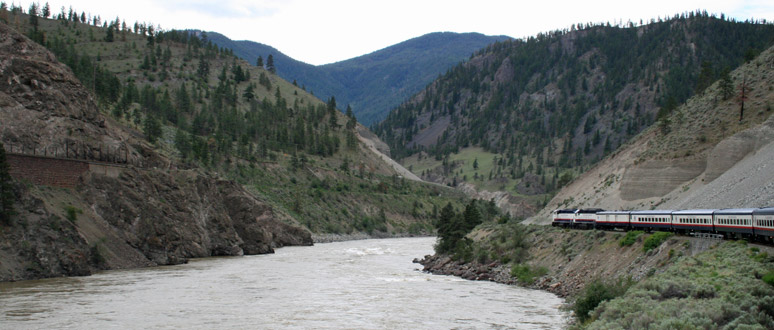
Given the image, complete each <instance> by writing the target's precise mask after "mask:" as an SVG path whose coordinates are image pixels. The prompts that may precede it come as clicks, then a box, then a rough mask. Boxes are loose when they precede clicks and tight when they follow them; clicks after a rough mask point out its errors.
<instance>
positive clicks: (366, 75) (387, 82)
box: [207, 32, 510, 125]
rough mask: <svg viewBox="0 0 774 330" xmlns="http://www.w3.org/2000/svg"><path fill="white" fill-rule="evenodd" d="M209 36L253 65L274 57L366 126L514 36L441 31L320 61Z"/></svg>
mask: <svg viewBox="0 0 774 330" xmlns="http://www.w3.org/2000/svg"><path fill="white" fill-rule="evenodd" d="M207 36H208V38H209V40H211V41H212V42H213V43H214V44H216V45H218V46H221V47H226V48H231V49H233V50H234V54H236V55H237V56H239V57H241V58H244V59H246V60H248V61H249V62H250V63H252V64H258V62H259V61H261V62H262V63H263V65H266V64H267V60H268V58H269V56H271V58H272V63H273V66H274V67H275V68H276V72H277V75H279V76H280V77H282V78H284V79H286V80H288V81H295V82H297V83H298V85H299V86H302V87H303V88H304V89H306V90H307V91H310V92H312V93H314V94H315V95H317V96H319V97H322V98H326V99H327V98H329V97H330V96H333V95H335V96H336V97H337V98H338V100H339V103H340V104H342V105H350V106H351V107H352V109H353V111H354V114H355V116H356V117H357V118H358V120H359V121H360V122H362V123H364V124H365V125H371V124H372V123H375V122H378V121H380V120H382V119H384V118H385V117H386V116H387V113H388V112H389V110H390V109H391V108H393V107H395V106H397V105H398V104H400V103H401V102H403V101H404V100H406V99H407V98H408V97H409V96H411V95H412V94H414V93H416V92H418V91H420V90H421V89H422V88H423V87H425V86H426V85H427V84H428V83H430V82H431V81H432V80H433V79H435V78H437V77H438V75H439V74H441V73H443V72H445V71H446V70H447V69H448V68H450V67H452V66H454V65H455V64H457V63H459V62H461V61H462V60H465V59H467V58H469V57H470V55H471V54H472V53H473V52H475V51H477V50H479V49H481V48H483V47H485V46H487V45H489V44H491V43H494V42H496V41H504V40H508V39H510V38H509V37H506V36H485V35H482V34H479V33H452V32H436V33H430V34H426V35H423V36H420V37H417V38H413V39H410V40H407V41H404V42H401V43H399V44H396V45H393V46H390V47H387V48H384V49H381V50H377V51H375V52H373V53H370V54H367V55H363V56H359V57H356V58H353V59H349V60H345V61H341V62H336V63H331V64H325V65H320V66H314V65H310V64H306V63H303V62H300V61H297V60H294V59H292V58H290V57H288V56H286V55H285V54H282V53H281V52H279V51H278V50H277V49H275V48H273V47H270V46H267V45H263V44H260V43H257V42H253V41H232V40H230V39H228V38H226V37H225V36H223V35H221V34H218V33H214V32H208V33H207ZM259 58H260V60H259Z"/></svg>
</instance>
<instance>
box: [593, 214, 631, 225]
mask: <svg viewBox="0 0 774 330" xmlns="http://www.w3.org/2000/svg"><path fill="white" fill-rule="evenodd" d="M630 213H631V212H629V211H602V212H597V228H600V227H602V228H622V229H626V228H629V214H630Z"/></svg>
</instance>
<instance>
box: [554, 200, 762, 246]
mask: <svg viewBox="0 0 774 330" xmlns="http://www.w3.org/2000/svg"><path fill="white" fill-rule="evenodd" d="M552 225H553V226H559V227H566V228H586V229H588V228H596V229H611V230H615V229H620V230H647V231H654V230H658V231H672V232H676V233H681V234H689V233H711V234H719V235H723V236H724V237H727V238H745V239H754V240H760V241H767V242H774V207H764V208H736V209H697V210H640V211H637V210H635V211H605V210H602V209H560V210H555V211H554V212H553V222H552Z"/></svg>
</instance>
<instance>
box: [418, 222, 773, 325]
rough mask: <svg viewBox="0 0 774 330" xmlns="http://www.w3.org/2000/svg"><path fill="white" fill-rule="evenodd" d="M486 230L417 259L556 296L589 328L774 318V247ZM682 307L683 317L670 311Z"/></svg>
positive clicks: (666, 236)
mask: <svg viewBox="0 0 774 330" xmlns="http://www.w3.org/2000/svg"><path fill="white" fill-rule="evenodd" d="M482 227H483V228H479V229H478V230H476V231H474V232H472V233H471V234H469V235H468V238H469V239H470V240H471V241H472V244H471V247H470V249H468V250H459V251H458V253H456V254H455V255H433V256H425V258H424V259H422V260H415V262H418V263H421V264H422V265H424V270H425V271H428V272H431V273H434V274H443V275H454V276H460V277H463V278H466V279H470V280H486V281H495V282H499V283H504V284H511V285H520V286H526V287H530V288H535V289H541V290H547V291H550V292H553V293H555V294H557V295H559V296H562V297H566V298H567V299H568V307H570V308H572V309H573V311H574V312H575V316H576V317H577V319H578V320H579V322H578V325H583V326H584V327H585V326H589V327H590V328H606V327H607V328H611V327H612V328H630V329H631V328H642V327H640V325H644V324H649V323H648V322H655V321H659V322H661V321H660V320H661V319H664V320H669V322H672V323H668V324H673V323H674V322H677V323H674V324H678V323H680V322H685V320H690V321H687V322H688V323H687V324H704V323H708V324H713V323H712V322H716V323H715V324H739V325H741V324H752V325H761V324H763V325H766V324H769V322H770V321H771V320H774V299H769V298H766V297H769V296H768V295H770V294H771V293H772V292H774V288H773V287H772V286H771V285H769V284H767V283H766V282H764V280H763V278H764V277H765V276H766V274H768V273H771V274H774V273H772V272H771V270H772V269H774V259H773V258H772V257H771V256H774V247H771V246H761V245H756V244H748V243H747V242H744V241H728V240H718V239H707V238H697V237H692V236H680V235H674V234H671V233H666V232H654V233H646V232H642V231H631V232H614V231H599V230H571V229H560V228H554V227H548V226H538V225H531V226H522V225H515V224H504V225H503V224H498V225H495V224H489V225H484V226H482ZM770 276H772V277H774V275H770ZM772 280H774V278H772ZM734 290H737V291H742V292H741V293H739V292H733V291H734ZM767 299H768V300H767ZM589 301H592V302H593V303H592V304H590V303H589ZM603 301H606V302H603ZM584 306H585V307H584ZM631 306H639V307H638V308H639V309H636V308H633V307H631ZM690 306H705V307H703V308H705V309H704V310H697V311H693V310H688V309H690V308H691V307H690ZM712 308H715V309H718V310H722V312H719V313H715V314H713V313H712V312H710V310H712ZM683 309H686V310H685V313H686V315H689V317H688V318H685V319H682V318H681V317H680V313H682V312H679V313H678V312H674V311H682V310H683ZM651 311H652V312H651ZM666 311H672V312H669V313H667V312H666ZM594 322H597V323H594ZM662 323H663V322H662ZM664 326H665V327H668V326H667V323H664Z"/></svg>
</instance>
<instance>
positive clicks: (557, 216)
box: [551, 209, 578, 227]
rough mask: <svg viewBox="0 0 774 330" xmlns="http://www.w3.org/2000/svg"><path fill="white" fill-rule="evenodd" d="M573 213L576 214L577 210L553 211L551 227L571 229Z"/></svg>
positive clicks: (573, 218)
mask: <svg viewBox="0 0 774 330" xmlns="http://www.w3.org/2000/svg"><path fill="white" fill-rule="evenodd" d="M575 212H578V209H559V210H554V212H553V216H554V221H553V222H551V225H552V226H554V227H557V226H561V227H572V222H573V221H574V220H575Z"/></svg>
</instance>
